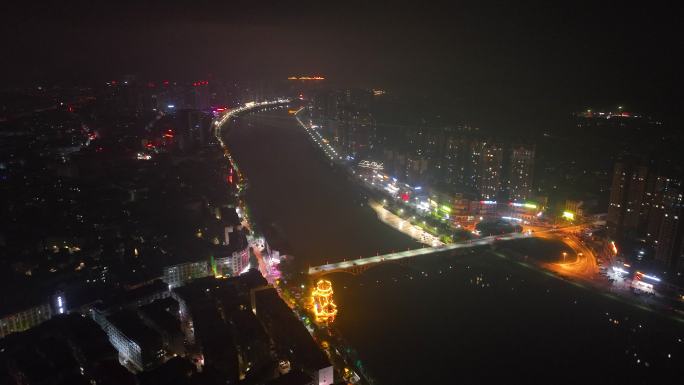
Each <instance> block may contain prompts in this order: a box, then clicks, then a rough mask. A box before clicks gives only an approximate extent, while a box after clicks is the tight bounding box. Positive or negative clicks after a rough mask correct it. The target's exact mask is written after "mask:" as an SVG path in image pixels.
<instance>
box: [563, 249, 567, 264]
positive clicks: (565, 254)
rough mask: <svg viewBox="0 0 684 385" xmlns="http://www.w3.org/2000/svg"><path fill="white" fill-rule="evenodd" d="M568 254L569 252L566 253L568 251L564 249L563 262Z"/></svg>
mask: <svg viewBox="0 0 684 385" xmlns="http://www.w3.org/2000/svg"><path fill="white" fill-rule="evenodd" d="M567 256H568V253H566V252H565V251H564V252H563V262H565V257H567Z"/></svg>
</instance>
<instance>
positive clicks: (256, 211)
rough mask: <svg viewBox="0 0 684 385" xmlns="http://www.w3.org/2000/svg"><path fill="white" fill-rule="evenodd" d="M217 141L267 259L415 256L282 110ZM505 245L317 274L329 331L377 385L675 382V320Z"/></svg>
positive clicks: (245, 122)
mask: <svg viewBox="0 0 684 385" xmlns="http://www.w3.org/2000/svg"><path fill="white" fill-rule="evenodd" d="M228 144H229V146H230V148H231V152H232V153H233V155H234V156H235V158H236V159H237V161H238V163H239V165H240V167H241V169H242V171H243V172H244V174H245V175H246V176H247V177H248V179H249V188H248V190H247V191H248V193H247V201H248V204H249V206H250V207H251V208H252V210H253V212H252V215H253V218H254V219H255V220H256V223H257V225H259V227H260V229H261V230H262V231H263V232H264V233H265V235H266V236H267V238H268V239H269V241H270V243H271V244H272V246H273V247H275V248H276V249H279V250H281V252H284V253H287V254H290V255H293V256H295V258H297V259H300V260H302V261H305V262H306V263H307V264H311V265H316V264H321V263H326V262H333V261H339V260H342V259H345V258H354V257H358V256H368V255H374V254H376V253H378V252H379V253H385V252H389V251H392V250H401V249H406V248H410V247H417V245H416V244H415V243H414V242H413V241H412V240H410V239H408V238H406V237H405V236H404V235H402V234H400V233H397V232H395V231H394V230H393V229H391V228H389V227H388V226H386V225H384V224H382V223H381V222H380V221H378V220H377V219H376V217H375V214H374V213H373V212H372V210H370V209H369V208H368V207H367V206H365V205H362V204H363V203H364V199H363V193H362V192H361V191H360V190H359V189H358V188H357V187H356V186H355V185H354V184H353V183H351V182H350V181H348V180H347V179H346V177H345V176H344V173H341V172H337V171H335V169H334V168H332V167H330V165H329V164H328V163H327V162H326V161H325V159H324V158H323V156H322V155H321V154H320V153H319V152H318V149H317V148H315V147H314V146H313V145H312V144H311V143H310V142H309V141H308V139H307V136H306V134H305V133H304V132H303V129H301V128H300V127H298V126H297V125H296V122H295V121H294V119H293V118H292V117H290V116H288V115H287V114H286V112H284V111H269V112H262V113H257V114H254V115H246V116H244V117H243V118H240V119H239V120H238V121H237V122H236V124H235V125H233V126H231V128H230V130H229V133H228ZM539 242H541V241H539ZM512 247H514V246H513V245H509V246H503V249H501V250H499V251H496V252H492V251H490V250H488V249H478V250H467V251H463V252H460V253H455V254H449V255H435V256H429V257H420V258H416V260H415V261H411V263H409V264H408V265H407V266H404V265H393V264H387V265H382V266H379V267H376V268H373V269H370V270H368V271H367V272H365V273H363V274H362V275H360V276H351V275H348V274H333V275H330V276H329V278H330V279H331V280H332V281H333V286H334V288H335V298H336V301H337V302H338V305H339V315H338V318H337V319H336V320H335V325H336V327H337V328H338V329H339V330H340V331H341V332H342V334H343V335H344V337H345V338H346V340H347V342H349V343H350V344H351V345H352V346H354V347H355V348H356V350H357V351H358V354H359V356H360V357H361V362H360V364H361V365H362V366H363V367H364V368H365V369H366V370H367V371H368V372H369V373H370V374H371V376H372V378H373V379H374V380H375V381H376V383H378V384H385V385H390V384H391V385H396V384H452V383H474V382H478V383H490V382H495V381H496V382H510V383H552V384H556V383H577V382H580V381H581V382H583V383H618V382H619V383H645V384H649V383H655V384H663V383H681V380H682V377H681V374H680V372H681V367H682V364H684V360H683V359H682V357H683V355H684V344H683V343H682V339H683V338H684V328H683V324H682V323H681V322H679V321H677V320H674V319H672V318H668V317H664V316H661V315H659V314H656V313H654V312H651V311H648V310H644V309H640V308H637V307H635V306H633V305H630V304H628V303H625V302H624V301H622V300H619V299H615V298H612V297H610V296H608V295H605V294H602V293H598V292H596V291H595V290H593V289H590V288H585V287H581V285H577V284H572V283H569V282H566V281H564V280H562V279H559V278H557V277H555V276H553V275H552V274H547V273H544V272H543V271H540V270H539V269H536V268H533V267H529V266H525V265H523V264H521V263H519V262H518V261H516V260H514V259H512V258H510V257H508V256H510V255H512V254H513V253H510V252H509V250H508V248H512ZM554 247H560V246H559V245H548V244H546V245H543V247H541V245H539V246H537V245H532V248H531V249H532V251H531V252H529V249H530V247H529V245H528V247H527V248H528V251H527V252H529V253H530V254H535V253H538V254H545V253H557V252H556V251H552V250H554ZM531 256H532V257H544V255H531ZM677 378H679V380H677Z"/></svg>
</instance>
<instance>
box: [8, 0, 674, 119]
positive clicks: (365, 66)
mask: <svg viewBox="0 0 684 385" xmlns="http://www.w3.org/2000/svg"><path fill="white" fill-rule="evenodd" d="M43 3H44V4H21V3H19V2H16V4H14V5H10V6H9V7H7V12H3V13H4V15H3V18H2V25H1V26H0V29H2V40H3V46H4V47H6V48H5V52H6V55H5V56H6V59H5V60H4V61H3V62H2V64H0V66H2V71H1V72H0V73H1V74H2V75H0V76H1V81H2V84H3V85H5V86H9V85H27V84H33V83H36V82H53V81H73V82H87V81H96V80H103V79H109V78H112V77H115V76H118V75H121V74H138V75H140V76H142V77H149V78H160V77H166V78H186V79H192V78H204V77H206V76H208V75H212V76H216V77H219V78H228V79H246V78H248V79H266V80H269V79H284V78H286V77H287V76H290V75H293V74H294V75H297V74H320V75H323V76H325V77H326V78H327V79H328V81H330V82H334V83H338V84H348V85H352V86H354V85H356V86H365V87H383V88H387V89H390V90H394V91H399V92H402V91H403V92H410V93H413V94H426V95H431V96H434V95H438V94H446V95H448V96H449V97H450V98H453V99H454V100H456V101H457V102H458V103H460V102H463V107H464V108H466V109H470V110H472V111H482V114H487V113H490V114H491V113H493V112H496V111H499V112H500V114H499V115H502V116H504V117H505V115H506V114H510V113H515V112H521V113H535V112H538V113H542V114H543V113H545V111H546V110H550V111H553V112H554V113H557V112H559V111H569V110H574V109H578V108H585V107H607V106H611V105H614V104H615V105H617V104H623V105H625V106H626V108H628V109H636V110H644V111H647V112H649V113H655V114H662V115H666V116H668V117H676V116H677V113H678V110H679V106H681V104H682V101H683V100H684V97H683V93H682V76H681V74H680V71H681V70H680V69H679V68H677V67H678V64H679V63H680V62H679V61H678V60H676V57H677V55H678V53H679V52H681V51H682V42H681V39H680V36H682V31H681V29H682V28H681V25H682V24H684V23H683V21H684V20H683V18H682V10H681V9H680V8H675V6H674V5H673V3H672V4H670V3H668V2H655V3H649V4H648V8H645V6H643V5H642V6H641V7H639V6H632V5H629V4H627V3H625V2H608V3H606V2H602V3H601V4H595V2H567V3H562V4H551V2H544V1H528V2H522V3H519V2H516V3H515V4H511V3H510V2H455V4H451V3H446V2H445V3H441V4H440V3H433V4H425V3H415V2H414V3H410V4H405V5H391V6H390V5H380V4H373V5H368V4H364V3H363V2H354V1H352V2H327V3H321V2H315V3H307V2H254V1H237V2H223V1H211V0H205V1H194V2H180V1H150V2H146V4H145V5H141V4H137V2H130V1H118V2H113V3H109V4H92V2H88V1H67V2H60V1H48V2H43ZM228 3H230V4H228ZM474 113H476V114H478V115H479V114H480V112H474ZM497 119H498V118H497Z"/></svg>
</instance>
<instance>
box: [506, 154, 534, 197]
mask: <svg viewBox="0 0 684 385" xmlns="http://www.w3.org/2000/svg"><path fill="white" fill-rule="evenodd" d="M510 160H511V163H510V174H509V178H508V190H509V198H510V199H511V200H512V201H523V200H526V199H529V198H530V197H531V195H532V177H533V174H534V147H530V146H515V147H513V148H512V150H511V159H510Z"/></svg>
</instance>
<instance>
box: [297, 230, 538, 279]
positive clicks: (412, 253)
mask: <svg viewBox="0 0 684 385" xmlns="http://www.w3.org/2000/svg"><path fill="white" fill-rule="evenodd" d="M522 237H526V235H524V234H522V233H516V234H508V235H504V236H490V237H484V238H479V239H473V240H470V241H463V242H456V243H452V244H449V245H444V246H437V247H424V248H422V249H414V250H406V251H400V252H396V253H390V254H384V255H378V256H374V257H367V258H359V259H354V260H351V261H343V262H337V263H329V264H326V265H321V266H312V267H310V268H309V275H316V274H321V273H326V272H330V271H335V270H344V269H349V268H352V267H355V266H363V265H368V264H373V263H382V262H387V261H396V260H399V259H404V258H412V257H417V256H419V255H427V254H432V253H437V252H441V251H448V250H456V249H462V248H469V247H477V246H483V245H489V244H491V243H493V242H494V241H495V240H497V239H498V240H511V239H517V238H522Z"/></svg>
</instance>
